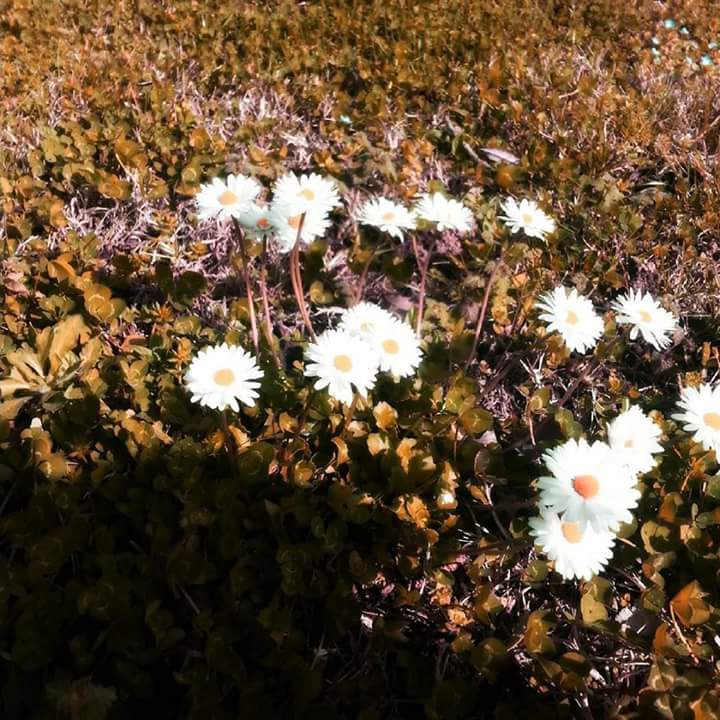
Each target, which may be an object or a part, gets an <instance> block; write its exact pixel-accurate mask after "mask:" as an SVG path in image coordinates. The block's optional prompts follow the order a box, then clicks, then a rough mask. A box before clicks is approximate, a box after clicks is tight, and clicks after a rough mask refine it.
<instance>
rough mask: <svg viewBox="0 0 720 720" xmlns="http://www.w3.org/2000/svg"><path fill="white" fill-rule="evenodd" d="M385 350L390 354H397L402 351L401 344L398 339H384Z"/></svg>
mask: <svg viewBox="0 0 720 720" xmlns="http://www.w3.org/2000/svg"><path fill="white" fill-rule="evenodd" d="M382 346H383V350H384V351H385V352H386V353H388V355H397V354H398V352H400V345H399V343H398V341H397V340H392V339H388V340H383V344H382Z"/></svg>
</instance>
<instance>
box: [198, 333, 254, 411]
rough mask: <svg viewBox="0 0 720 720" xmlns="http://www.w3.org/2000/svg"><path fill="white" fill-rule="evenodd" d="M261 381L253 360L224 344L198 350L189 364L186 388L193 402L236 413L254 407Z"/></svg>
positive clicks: (238, 349) (241, 350)
mask: <svg viewBox="0 0 720 720" xmlns="http://www.w3.org/2000/svg"><path fill="white" fill-rule="evenodd" d="M262 377H263V372H262V370H261V369H260V368H259V367H258V364H257V361H256V360H255V358H254V357H253V356H252V355H251V354H250V353H248V352H246V351H245V350H243V349H242V348H239V347H235V346H232V345H227V344H226V343H223V344H222V345H216V346H214V347H208V348H205V349H203V350H201V351H200V352H199V353H198V354H197V355H196V356H195V358H194V359H193V361H192V362H191V363H190V367H189V368H188V370H187V372H186V374H185V384H186V386H187V389H188V390H189V391H190V393H191V395H192V401H193V402H196V403H199V404H200V405H203V406H204V407H208V408H212V409H214V410H225V409H226V408H230V409H232V410H234V411H235V412H238V411H239V409H240V406H239V404H238V403H242V404H243V405H246V406H248V407H253V406H254V405H255V400H256V399H257V397H258V393H257V388H258V387H260V383H259V382H258V381H259V380H260V379H261V378H262Z"/></svg>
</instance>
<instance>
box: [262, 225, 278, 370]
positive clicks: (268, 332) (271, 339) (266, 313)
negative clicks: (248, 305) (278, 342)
mask: <svg viewBox="0 0 720 720" xmlns="http://www.w3.org/2000/svg"><path fill="white" fill-rule="evenodd" d="M260 300H261V302H262V308H263V317H264V319H265V340H266V342H267V344H268V347H269V348H270V353H271V354H272V356H273V360H274V361H275V366H276V367H277V369H278V370H280V368H281V367H282V362H281V361H280V356H279V355H278V353H277V350H276V349H275V336H274V334H273V326H272V320H271V319H270V301H269V300H268V291H267V238H263V243H262V254H261V255H260Z"/></svg>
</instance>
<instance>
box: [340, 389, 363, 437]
mask: <svg viewBox="0 0 720 720" xmlns="http://www.w3.org/2000/svg"><path fill="white" fill-rule="evenodd" d="M359 399H360V395H359V394H358V393H354V394H353V399H352V402H351V403H350V404H349V405H348V407H347V410H346V411H345V418H344V423H343V425H344V429H345V430H347V428H348V425H349V424H350V422H351V421H352V419H353V415H354V414H355V408H356V407H357V404H358V400H359Z"/></svg>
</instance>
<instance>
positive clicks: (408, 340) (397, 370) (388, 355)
mask: <svg viewBox="0 0 720 720" xmlns="http://www.w3.org/2000/svg"><path fill="white" fill-rule="evenodd" d="M364 337H365V340H366V342H367V343H368V344H369V345H370V347H371V348H372V349H373V350H374V351H375V354H376V355H377V357H378V361H379V363H380V370H382V371H383V372H389V373H392V374H393V375H397V376H398V377H408V376H410V375H412V374H414V372H415V370H416V369H417V366H418V365H419V364H420V361H421V360H422V350H421V349H420V342H419V341H418V339H417V336H416V335H415V332H414V331H413V329H412V328H411V327H410V326H409V325H407V324H406V323H404V322H402V321H400V320H398V319H397V318H392V319H391V320H388V321H386V322H384V323H381V324H380V325H379V326H378V327H377V328H375V329H374V330H372V331H371V332H368V333H367V334H366V335H365V336H364Z"/></svg>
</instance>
